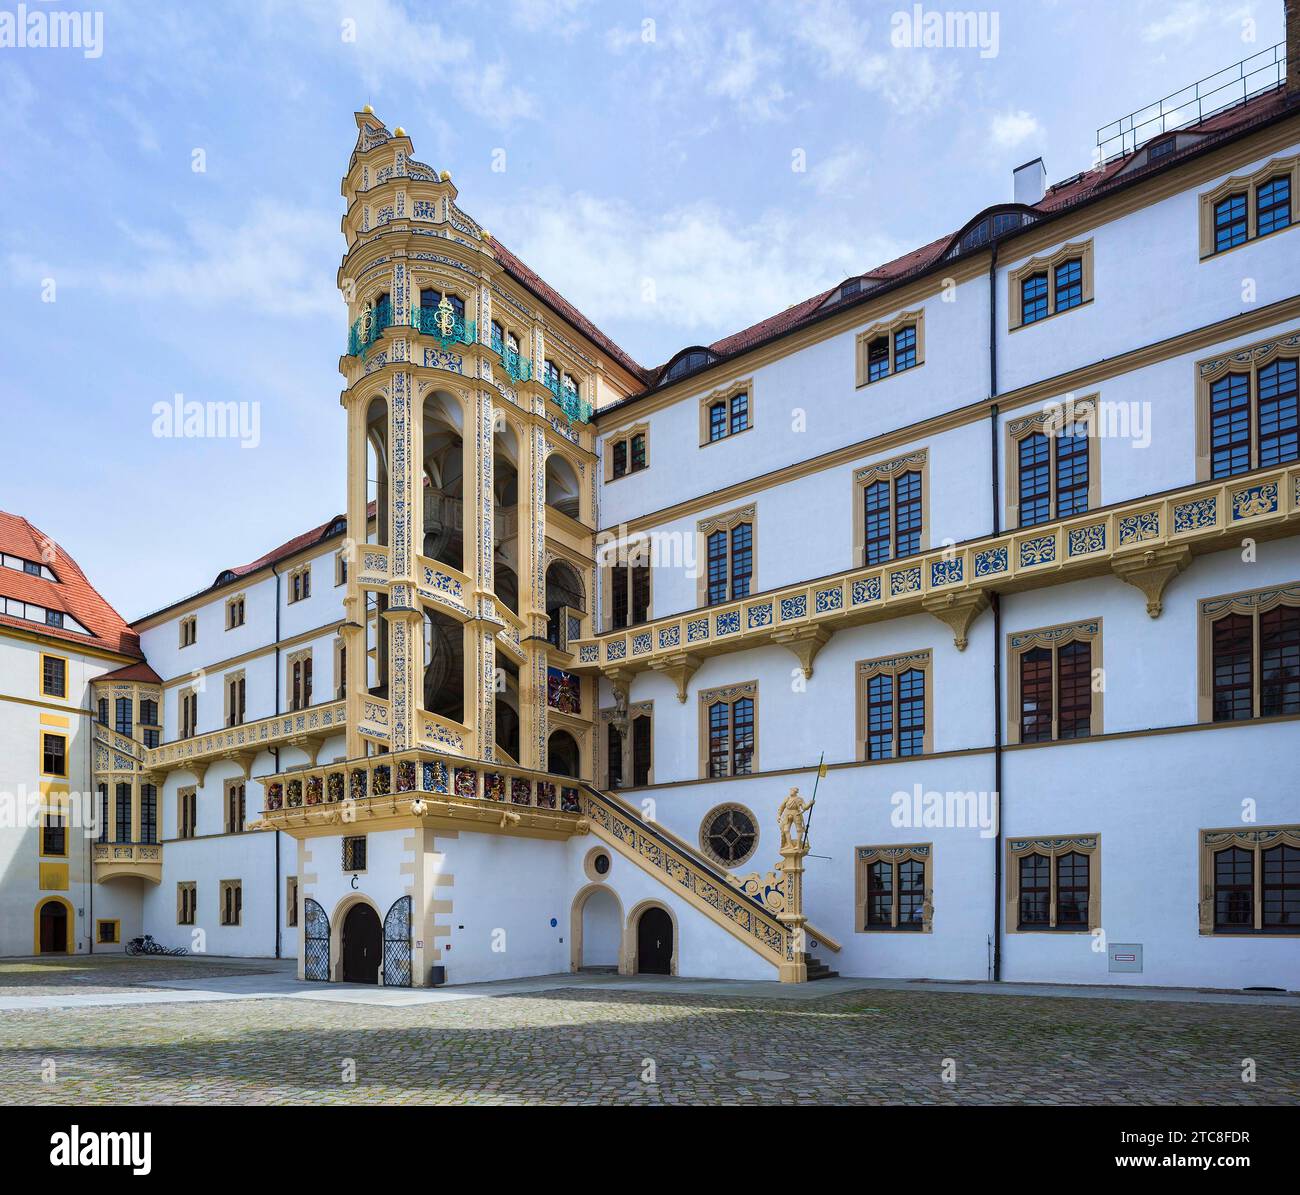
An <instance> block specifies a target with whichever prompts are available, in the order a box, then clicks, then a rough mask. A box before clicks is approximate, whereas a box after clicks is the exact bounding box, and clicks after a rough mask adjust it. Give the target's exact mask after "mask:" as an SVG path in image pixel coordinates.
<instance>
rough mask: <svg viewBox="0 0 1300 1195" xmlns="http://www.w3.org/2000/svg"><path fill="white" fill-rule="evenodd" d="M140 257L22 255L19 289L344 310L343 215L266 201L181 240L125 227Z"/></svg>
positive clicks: (310, 311)
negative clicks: (339, 266) (338, 259)
mask: <svg viewBox="0 0 1300 1195" xmlns="http://www.w3.org/2000/svg"><path fill="white" fill-rule="evenodd" d="M119 229H120V230H121V232H122V236H123V239H124V240H125V241H128V242H129V243H130V244H131V246H132V248H133V250H134V252H133V254H132V255H131V262H132V264H131V267H130V268H123V267H122V266H120V265H118V264H116V263H99V264H96V263H94V262H90V263H79V264H75V265H70V266H66V267H64V266H61V265H59V264H57V263H51V262H47V261H39V260H37V259H35V258H32V257H30V256H27V255H24V254H14V255H11V256H10V258H9V261H8V266H9V273H10V275H11V277H12V278H13V280H14V283H15V284H16V285H20V286H31V287H34V286H35V285H36V282H34V281H33V279H40V278H43V277H51V278H54V279H55V280H56V282H58V284H59V285H60V286H61V287H66V288H70V289H73V290H76V289H87V290H93V291H98V292H100V293H102V294H106V295H110V296H113V297H116V298H120V299H126V300H133V301H139V302H140V303H142V304H147V305H148V309H149V310H151V311H159V310H161V309H162V308H163V307H164V306H165V305H170V304H179V305H182V306H185V307H196V308H220V307H229V308H232V309H233V308H235V307H239V308H242V309H243V310H244V311H245V312H246V313H249V314H252V313H256V314H262V315H273V316H291V317H292V316H298V317H302V316H325V317H332V318H335V319H340V318H341V317H342V312H343V305H342V300H341V299H340V298H339V294H338V291H337V290H336V289H335V288H334V286H333V273H332V268H333V264H334V261H333V257H334V255H335V250H336V242H337V238H338V215H337V213H335V212H332V211H311V210H304V209H303V208H301V207H299V206H298V205H296V204H294V205H291V204H286V203H278V202H272V201H269V200H262V201H258V202H256V203H254V205H253V207H252V209H251V210H250V211H249V213H248V215H247V217H246V219H244V221H243V222H242V223H241V224H239V225H237V226H233V227H232V226H230V225H225V224H219V223H217V222H215V221H211V220H194V221H191V222H190V223H189V225H188V226H187V227H186V229H185V232H184V235H183V237H180V238H177V237H174V236H169V235H167V234H166V233H162V232H159V231H157V230H154V229H137V228H134V227H131V226H128V225H121V224H119Z"/></svg>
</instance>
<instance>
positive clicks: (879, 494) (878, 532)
mask: <svg viewBox="0 0 1300 1195" xmlns="http://www.w3.org/2000/svg"><path fill="white" fill-rule="evenodd" d="M922 492H923V486H922V477H921V471H920V470H919V469H909V470H907V471H906V472H904V473H899V474H898V475H897V476H895V477H878V478H877V479H876V480H874V481H872V482H870V483H868V484H866V485H865V486H863V494H862V503H863V515H862V525H863V544H862V561H863V563H864V564H883V563H885V561H887V560H895V559H897V558H898V557H900V556H910V555H911V554H912V553H914V552H919V551H920V550H921V532H922V530H923V528H924V525H925V512H924V509H923V504H922Z"/></svg>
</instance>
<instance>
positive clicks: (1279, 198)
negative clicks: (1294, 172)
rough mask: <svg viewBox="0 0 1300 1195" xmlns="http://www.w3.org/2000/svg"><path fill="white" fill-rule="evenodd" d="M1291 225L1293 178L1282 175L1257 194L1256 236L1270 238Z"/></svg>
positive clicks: (1272, 179)
mask: <svg viewBox="0 0 1300 1195" xmlns="http://www.w3.org/2000/svg"><path fill="white" fill-rule="evenodd" d="M1290 223H1291V176H1290V175H1289V174H1280V175H1277V176H1276V177H1274V178H1271V179H1269V181H1268V182H1266V183H1265V184H1264V185H1263V186H1262V187H1259V188H1258V189H1257V190H1256V192H1255V235H1256V236H1261V237H1262V236H1268V234H1269V233H1270V232H1277V231H1278V230H1279V229H1282V228H1286V227H1287V226H1288V225H1289V224H1290Z"/></svg>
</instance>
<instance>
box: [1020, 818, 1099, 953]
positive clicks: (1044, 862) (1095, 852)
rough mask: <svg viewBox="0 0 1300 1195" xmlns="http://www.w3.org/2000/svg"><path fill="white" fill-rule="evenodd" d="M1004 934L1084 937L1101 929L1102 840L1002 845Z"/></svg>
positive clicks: (1024, 841)
mask: <svg viewBox="0 0 1300 1195" xmlns="http://www.w3.org/2000/svg"><path fill="white" fill-rule="evenodd" d="M1006 851H1007V870H1006V891H1007V923H1006V924H1007V931H1008V932H1009V933H1040V932H1041V933H1049V932H1076V933H1081V932H1087V931H1088V930H1091V929H1096V928H1097V927H1098V926H1099V925H1101V836H1100V835H1097V834H1079V835H1073V836H1070V837H1060V838H1010V839H1008V840H1007V847H1006Z"/></svg>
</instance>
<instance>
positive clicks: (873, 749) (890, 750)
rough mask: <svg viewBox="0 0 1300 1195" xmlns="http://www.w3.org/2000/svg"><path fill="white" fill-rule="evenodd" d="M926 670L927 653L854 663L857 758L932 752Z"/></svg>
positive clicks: (930, 690)
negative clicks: (855, 674)
mask: <svg viewBox="0 0 1300 1195" xmlns="http://www.w3.org/2000/svg"><path fill="white" fill-rule="evenodd" d="M930 668H931V653H930V652H929V651H928V650H926V651H916V652H908V653H904V654H902V655H895V656H882V657H880V658H879V659H874V660H859V661H858V664H857V710H858V716H857V727H858V731H857V743H858V758H859V759H862V760H881V759H901V758H904V757H906V756H911V755H928V754H929V753H930V752H931V751H932V750H933V746H932V744H933V733H934V718H933V714H932V710H933V707H934V699H933V686H932V685H931V683H930Z"/></svg>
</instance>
